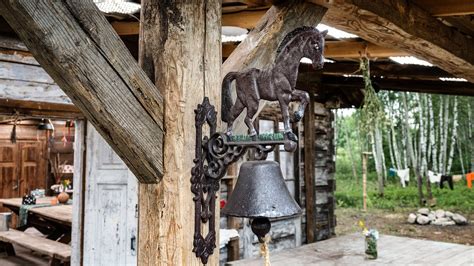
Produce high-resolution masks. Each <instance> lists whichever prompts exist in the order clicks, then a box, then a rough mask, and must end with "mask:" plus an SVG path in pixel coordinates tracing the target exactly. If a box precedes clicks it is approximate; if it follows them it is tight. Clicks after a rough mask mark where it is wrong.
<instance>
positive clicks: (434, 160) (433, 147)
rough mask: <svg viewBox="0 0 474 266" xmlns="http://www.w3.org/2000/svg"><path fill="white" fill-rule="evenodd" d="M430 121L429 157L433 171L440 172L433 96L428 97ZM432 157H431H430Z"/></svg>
mask: <svg viewBox="0 0 474 266" xmlns="http://www.w3.org/2000/svg"><path fill="white" fill-rule="evenodd" d="M428 121H430V130H429V132H430V143H429V148H428V157H429V158H431V166H432V170H433V171H435V172H436V173H438V172H439V170H438V169H439V168H438V144H437V143H436V141H435V140H436V139H437V136H436V132H438V131H436V130H435V117H434V114H433V102H432V98H431V95H429V96H428ZM430 155H431V157H430Z"/></svg>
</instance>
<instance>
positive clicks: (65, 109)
mask: <svg viewBox="0 0 474 266" xmlns="http://www.w3.org/2000/svg"><path fill="white" fill-rule="evenodd" d="M0 115H6V116H20V117H35V118H36V117H37V118H57V119H83V118H84V115H83V114H82V112H81V110H79V109H78V108H77V107H75V106H74V105H72V104H62V103H48V102H34V101H21V100H11V99H0Z"/></svg>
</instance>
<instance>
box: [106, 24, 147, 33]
mask: <svg viewBox="0 0 474 266" xmlns="http://www.w3.org/2000/svg"><path fill="white" fill-rule="evenodd" d="M110 24H111V25H112V27H113V28H114V30H115V32H117V34H118V35H138V33H139V32H140V23H138V22H135V21H113V22H112V23H110Z"/></svg>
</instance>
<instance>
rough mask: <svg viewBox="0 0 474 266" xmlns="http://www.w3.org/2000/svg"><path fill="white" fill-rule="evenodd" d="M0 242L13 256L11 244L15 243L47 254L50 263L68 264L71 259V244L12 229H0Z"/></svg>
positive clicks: (13, 251)
mask: <svg viewBox="0 0 474 266" xmlns="http://www.w3.org/2000/svg"><path fill="white" fill-rule="evenodd" d="M0 244H2V245H1V246H3V247H4V249H5V251H6V252H7V254H8V255H9V256H15V250H14V248H13V245H12V244H15V245H18V246H22V247H24V248H27V249H30V250H32V251H36V252H38V253H40V254H42V255H47V256H49V257H50V258H51V259H50V261H49V264H50V265H59V264H61V262H62V263H64V264H67V265H69V261H70V260H71V246H69V245H67V244H63V243H59V242H56V241H54V240H50V239H46V238H43V237H38V236H33V235H30V234H27V233H24V232H21V231H17V230H14V229H10V230H8V231H0Z"/></svg>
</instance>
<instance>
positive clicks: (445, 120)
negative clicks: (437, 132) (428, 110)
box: [439, 96, 449, 174]
mask: <svg viewBox="0 0 474 266" xmlns="http://www.w3.org/2000/svg"><path fill="white" fill-rule="evenodd" d="M442 114H443V117H442V123H440V129H441V132H442V134H441V137H440V138H441V139H440V143H441V149H440V166H439V170H440V172H441V173H442V174H446V157H447V150H448V125H449V96H445V98H444V104H443V113H442Z"/></svg>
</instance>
